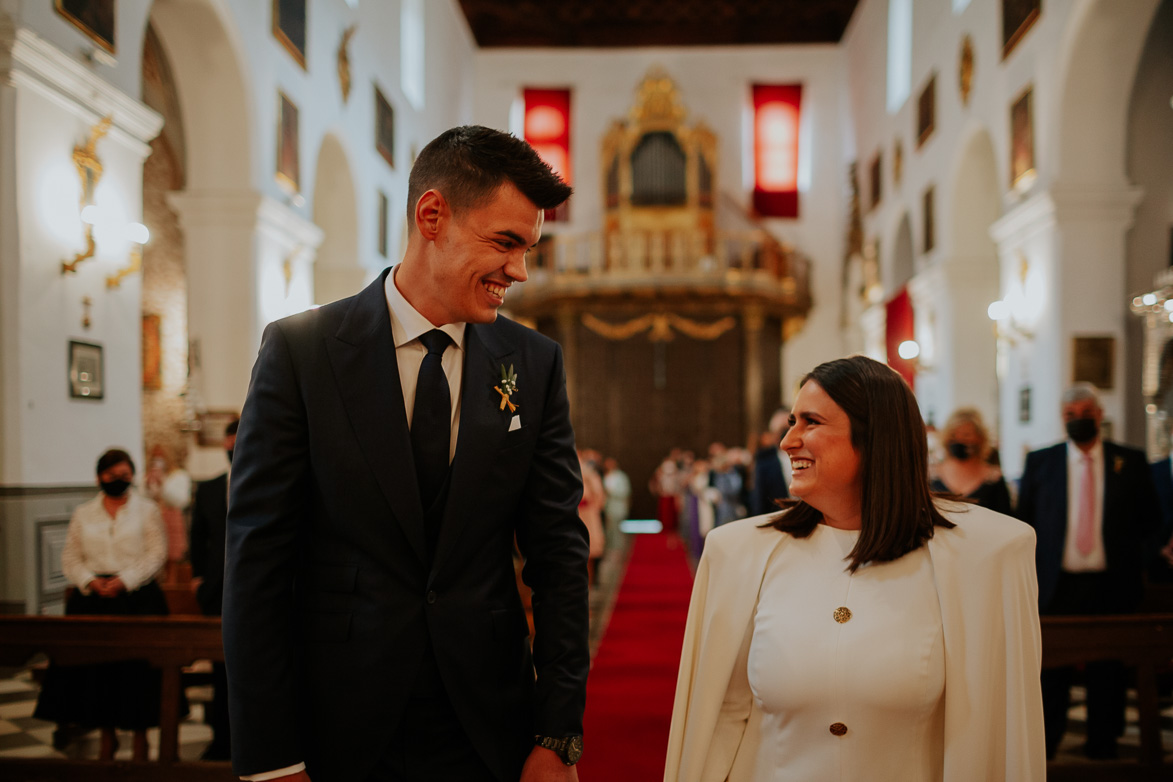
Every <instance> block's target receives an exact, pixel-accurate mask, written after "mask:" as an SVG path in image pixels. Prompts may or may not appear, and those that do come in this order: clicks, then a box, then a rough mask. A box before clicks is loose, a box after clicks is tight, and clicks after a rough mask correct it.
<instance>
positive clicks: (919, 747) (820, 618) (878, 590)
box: [664, 356, 1045, 782]
mask: <svg viewBox="0 0 1173 782" xmlns="http://www.w3.org/2000/svg"><path fill="white" fill-rule="evenodd" d="M782 449H783V450H784V451H785V452H786V453H787V454H788V455H789V457H790V460H791V465H792V466H793V468H794V476H793V479H792V482H791V485H790V493H791V495H792V496H793V497H796V498H798V499H797V500H795V501H793V502H791V503H790V504H789V506H788V508H787V510H786V511H784V512H783V513H781V514H776V515H774V516H760V517H757V518H754V519H745V520H742V521H738V522H734V523H732V524H728V525H724V526H722V527H719V528H717V529H715V530H714V531H713V532H712V533H711V534H710V535H709V537H708V539H707V541H706V544H705V550H704V556H703V557H702V559H701V562H700V564H699V566H698V569H697V575H696V583H695V586H694V590H693V596H692V604H691V606H690V610H689V618H688V624H687V627H686V630H685V641H684V651H683V655H682V658H681V664H680V674H679V678H678V682H677V690H676V701H675V707H674V710H673V714H672V729H671V733H670V737H669V745H668V758H667V765H666V770H665V775H664V778H665V780H667V781H668V782H710V781H711V782H721V781H722V780H729V781H730V782H775V781H780V780H802V782H830V781H831V780H835V781H837V782H846V781H847V780H863V779H866V780H869V782H884V781H885V780H890V781H892V782H896V780H899V782H935V781H937V780H948V782H969V781H970V780H975V781H976V780H983V781H986V780H988V781H989V782H993V781H994V780H1010V779H1013V780H1017V781H1018V782H1031V780H1042V779H1044V776H1045V758H1044V749H1043V720H1042V698H1041V695H1040V689H1039V665H1040V660H1041V644H1040V632H1039V620H1038V610H1037V586H1036V583H1035V573H1034V545H1035V544H1034V533H1033V531H1032V530H1031V529H1030V528H1029V527H1027V526H1026V525H1025V524H1022V523H1020V522H1018V521H1016V520H1014V519H1011V518H1009V517H1007V516H1003V515H1001V514H998V513H994V512H992V511H988V510H986V509H983V508H979V507H976V506H965V505H961V504H959V503H953V504H949V505H946V504H943V503H941V501H939V500H934V499H933V498H932V496H931V495H930V491H929V484H928V470H927V444H926V437H925V428H924V423H923V421H922V420H921V417H920V411H919V408H918V406H917V403H916V398H915V397H914V396H913V394H912V391H911V390H910V389H909V388H908V386H907V384H906V383H905V382H904V381H903V379H901V378H900V376H899V375H898V374H896V373H895V372H894V371H893V370H892V369H890V368H888V367H886V366H884V365H882V364H880V363H878V362H876V361H872V360H871V359H868V358H864V357H862V356H855V357H851V358H846V359H839V360H837V361H831V362H828V363H826V364H822V365H820V366H819V367H817V368H815V370H814V371H812V372H811V373H810V374H809V375H807V376H806V378H804V380H803V383H802V386H801V389H800V390H799V393H798V396H797V397H796V399H795V404H794V409H793V414H792V416H791V427H790V431H789V432H788V433H787V434H786V437H785V438H783V440H782Z"/></svg>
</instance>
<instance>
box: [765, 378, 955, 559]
mask: <svg viewBox="0 0 1173 782" xmlns="http://www.w3.org/2000/svg"><path fill="white" fill-rule="evenodd" d="M810 381H814V382H815V383H818V384H819V386H820V387H821V388H822V389H823V390H824V391H826V392H827V396H829V397H831V399H832V400H833V401H834V402H835V404H837V405H839V407H841V408H842V409H843V411H844V412H845V413H847V418H848V420H849V421H850V422H851V444H852V446H853V447H854V448H855V450H856V451H857V452H858V453H859V455H860V474H861V478H862V483H863V498H862V503H861V514H860V515H861V517H862V518H861V526H860V532H859V540H858V541H857V542H856V544H855V548H854V549H852V551H851V555H850V556H851V564H850V565H849V566H848V570H850V571H851V572H853V573H854V572H855V570H856V569H857V568H858V567H859V566H860V565H862V564H864V563H866V562H889V561H891V560H894V559H899V558H900V557H902V556H904V555H905V554H907V553H908V552H910V551H913V550H914V549H917V548H920V546H921V545H922V544H924V542H925V541H926V540H928V539H929V538H931V537H932V536H933V528H934V527H945V528H951V527H953V526H955V525H954V524H953V522H951V521H949V520H948V519H946V518H945V517H944V516H943V515H941V513H940V511H938V510H937V508H936V506H935V505H934V504H933V498H932V493H931V491H930V489H929V469H928V467H929V456H928V450H929V449H928V441H927V438H926V436H925V424H924V420H923V419H922V418H921V414H920V407H919V406H918V405H917V403H916V397H915V396H914V395H913V393H912V389H910V388H909V387H908V384H907V383H905V382H904V378H902V377H901V376H900V375H899V374H898V373H897V372H896V371H895V370H893V369H892V368H891V367H888V366H885V365H884V364H881V363H880V362H878V361H874V360H872V359H870V358H867V357H866V356H851V357H849V358H840V359H836V360H835V361H828V362H827V363H825V364H820V365H819V366H817V367H815V368H814V369H813V370H811V372H810V373H809V374H808V375H807V376H806V377H804V378H803V379H802V383H801V384H800V385H805V384H806V383H808V382H810ZM780 504H782V506H783V507H785V508H787V511H786V513H783V514H780V515H778V516H776V517H774V518H773V519H771V520H770V521H769V522H768V523H767V525H766V526H773V527H774V528H775V529H778V530H782V531H783V532H789V533H790V534H791V535H794V536H795V537H799V538H805V537H807V536H808V535H810V534H811V533H812V532H814V529H815V525H817V524H818V523H819V522H820V521H822V520H823V514H822V513H821V512H820V511H818V510H815V509H814V508H813V507H811V506H810V505H807V504H806V503H805V502H803V501H801V500H787V501H785V502H784V503H780Z"/></svg>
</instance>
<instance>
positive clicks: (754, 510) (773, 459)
mask: <svg viewBox="0 0 1173 782" xmlns="http://www.w3.org/2000/svg"><path fill="white" fill-rule="evenodd" d="M783 458H785V457H783ZM789 496H790V489H789V488H788V487H787V486H786V476H785V475H783V474H782V462H780V461H779V460H778V449H777V448H774V447H773V446H771V447H769V448H759V449H758V451H757V453H755V454H754V457H753V496H752V497H751V498H750V503H749V513H750V515H751V516H760V515H761V514H763V513H774V512H775V511H777V510H779V508H778V506H777V505H775V504H774V500H780V499H784V498H786V497H789Z"/></svg>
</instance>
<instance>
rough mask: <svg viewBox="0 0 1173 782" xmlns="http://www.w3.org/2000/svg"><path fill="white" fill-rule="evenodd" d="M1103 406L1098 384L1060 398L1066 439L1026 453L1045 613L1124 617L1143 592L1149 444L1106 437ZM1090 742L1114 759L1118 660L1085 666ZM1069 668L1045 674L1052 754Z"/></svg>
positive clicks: (1152, 509) (1151, 510)
mask: <svg viewBox="0 0 1173 782" xmlns="http://www.w3.org/2000/svg"><path fill="white" fill-rule="evenodd" d="M1103 417H1104V412H1103V408H1102V407H1101V406H1100V400H1099V396H1098V394H1097V393H1096V390H1095V388H1094V387H1093V386H1091V385H1089V384H1086V383H1081V384H1077V385H1075V386H1073V387H1072V388H1070V389H1068V390H1067V391H1066V392H1065V393H1064V395H1063V421H1064V424H1065V426H1066V429H1067V438H1068V439H1067V441H1066V442H1062V443H1059V444H1058V445H1053V446H1051V447H1049V448H1043V449H1041V450H1038V451H1034V452H1032V453H1030V454H1028V455H1027V457H1026V467H1025V469H1024V471H1023V474H1022V481H1021V486H1020V489H1019V500H1018V515H1019V517H1020V518H1021V519H1022V520H1023V521H1025V522H1027V523H1028V524H1030V525H1031V526H1032V527H1034V528H1035V532H1036V533H1037V534H1038V546H1037V549H1036V556H1035V564H1036V568H1037V570H1038V579H1039V611H1040V613H1042V614H1123V613H1129V612H1131V611H1134V610H1135V609H1136V607H1137V605H1138V604H1139V603H1140V600H1141V597H1142V596H1143V591H1144V580H1143V569H1142V558H1143V551H1144V543H1145V540H1146V538H1147V537H1148V536H1149V534H1150V532H1151V531H1152V529H1153V526H1154V525H1155V524H1156V521H1157V502H1156V495H1155V493H1154V491H1153V484H1152V480H1151V478H1150V472H1149V467H1148V464H1147V461H1146V459H1145V455H1144V453H1143V452H1142V451H1138V450H1136V449H1134V448H1128V447H1125V446H1123V445H1119V444H1117V443H1113V442H1111V441H1109V440H1104V439H1103V438H1102V437H1101V436H1100V424H1101V422H1102V420H1103ZM1085 673H1086V683H1087V712H1088V721H1087V743H1086V744H1085V746H1084V751H1085V752H1086V753H1087V755H1088V756H1089V757H1092V758H1101V759H1102V758H1112V757H1115V756H1116V740H1117V738H1118V737H1119V736H1120V734H1121V732H1122V731H1123V729H1124V706H1125V688H1126V679H1125V671H1124V667H1123V665H1122V664H1121V663H1119V662H1116V661H1105V662H1098V663H1090V664H1088V665H1087V667H1086V671H1085ZM1071 675H1072V672H1071V670H1070V669H1056V670H1048V671H1044V672H1043V711H1044V717H1045V721H1046V735H1047V756H1048V757H1054V755H1055V751H1056V750H1057V749H1058V746H1059V742H1060V740H1061V739H1062V737H1063V733H1064V731H1065V730H1066V728H1067V709H1068V706H1069V703H1070V685H1071Z"/></svg>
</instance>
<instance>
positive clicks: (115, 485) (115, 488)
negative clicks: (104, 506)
mask: <svg viewBox="0 0 1173 782" xmlns="http://www.w3.org/2000/svg"><path fill="white" fill-rule="evenodd" d="M99 485H100V486H101V487H102V491H104V492H106V496H107V497H112V498H114V499H118V498H119V497H121V496H122V495H123V494H126V490H127V489H129V488H130V481H127V480H123V479H122V478H119V479H118V480H114V481H100V482H99Z"/></svg>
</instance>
